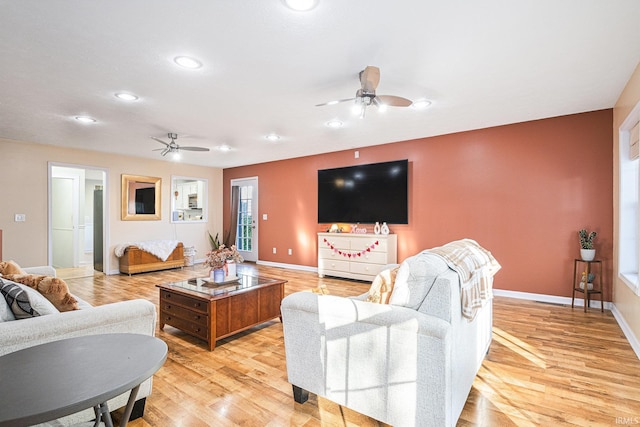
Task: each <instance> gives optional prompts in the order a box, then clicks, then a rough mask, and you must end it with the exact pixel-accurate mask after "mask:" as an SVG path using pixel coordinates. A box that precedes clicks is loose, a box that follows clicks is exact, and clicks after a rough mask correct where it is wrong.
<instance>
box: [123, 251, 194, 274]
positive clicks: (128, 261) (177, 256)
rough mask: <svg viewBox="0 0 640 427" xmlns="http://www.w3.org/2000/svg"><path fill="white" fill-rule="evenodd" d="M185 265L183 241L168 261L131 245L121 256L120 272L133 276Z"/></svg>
mask: <svg viewBox="0 0 640 427" xmlns="http://www.w3.org/2000/svg"><path fill="white" fill-rule="evenodd" d="M178 267H181V268H182V267H184V248H183V245H182V243H178V246H176V248H175V249H174V250H173V252H171V255H169V257H168V258H167V260H166V261H162V260H161V259H160V258H158V257H157V256H155V255H153V254H150V253H149V252H145V251H143V250H142V249H139V248H137V247H135V246H129V247H127V249H125V251H124V254H123V255H122V256H121V257H120V273H123V274H128V275H129V276H131V275H132V274H136V273H146V272H149V271H159V270H167V269H170V268H178Z"/></svg>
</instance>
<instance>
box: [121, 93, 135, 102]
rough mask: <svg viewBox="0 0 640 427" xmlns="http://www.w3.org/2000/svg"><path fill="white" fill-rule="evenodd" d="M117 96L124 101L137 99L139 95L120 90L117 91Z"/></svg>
mask: <svg viewBox="0 0 640 427" xmlns="http://www.w3.org/2000/svg"><path fill="white" fill-rule="evenodd" d="M116 98H118V99H122V100H123V101H137V100H138V97H137V96H135V95H134V94H132V93H125V92H120V93H116Z"/></svg>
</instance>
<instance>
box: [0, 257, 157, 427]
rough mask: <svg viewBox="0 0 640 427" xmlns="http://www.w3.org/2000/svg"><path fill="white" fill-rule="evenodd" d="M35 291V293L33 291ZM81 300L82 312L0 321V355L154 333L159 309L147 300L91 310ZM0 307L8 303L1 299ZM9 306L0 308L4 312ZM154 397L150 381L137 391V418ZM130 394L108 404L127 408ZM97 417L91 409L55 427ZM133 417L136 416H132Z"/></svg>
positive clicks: (49, 270)
mask: <svg viewBox="0 0 640 427" xmlns="http://www.w3.org/2000/svg"><path fill="white" fill-rule="evenodd" d="M24 270H25V271H26V272H27V273H31V274H42V275H48V276H55V270H54V269H53V268H51V267H36V268H25V269H24ZM34 292H35V291H34ZM76 299H78V300H79V305H80V308H81V309H80V310H74V311H67V312H61V313H53V314H47V315H42V316H38V317H32V318H26V319H20V320H7V321H2V319H0V356H2V355H4V354H7V353H12V352H14V351H17V350H20V349H22V348H26V347H32V346H35V345H38V344H43V343H46V342H50V341H57V340H61V339H64V338H71V337H77V336H82V335H96V334H108V333H135V334H144V335H151V336H153V335H154V334H155V323H156V309H155V305H154V304H153V303H151V302H149V301H147V300H142V299H137V300H130V301H123V302H117V303H113V304H105V305H101V306H96V307H92V306H91V305H89V304H88V303H86V302H84V301H82V300H80V299H79V298H77V297H76ZM0 304H5V305H6V304H7V303H6V301H5V298H3V297H2V296H0ZM3 308H6V307H0V309H3ZM150 394H151V378H150V379H148V380H147V381H145V382H144V383H142V384H141V386H140V389H139V391H138V395H137V400H136V404H135V406H134V416H135V415H137V416H140V415H141V414H142V412H143V411H144V403H145V399H146V397H147V396H149V395H150ZM127 399H128V393H125V394H123V395H120V396H118V397H116V398H114V399H112V400H110V401H109V402H108V405H109V409H110V410H114V409H117V408H120V407H123V406H125V405H126V403H127ZM94 418H95V414H94V412H93V410H92V409H88V410H85V411H82V412H78V413H76V414H73V415H70V416H68V417H65V418H61V419H60V420H57V421H56V422H55V423H54V425H71V424H76V423H80V422H85V421H89V420H92V419H94ZM132 418H133V417H132Z"/></svg>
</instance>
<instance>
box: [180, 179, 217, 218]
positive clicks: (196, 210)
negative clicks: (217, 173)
mask: <svg viewBox="0 0 640 427" xmlns="http://www.w3.org/2000/svg"><path fill="white" fill-rule="evenodd" d="M207 205H208V202H207V180H206V179H203V178H190V177H185V176H172V177H171V222H179V223H185V222H206V221H207Z"/></svg>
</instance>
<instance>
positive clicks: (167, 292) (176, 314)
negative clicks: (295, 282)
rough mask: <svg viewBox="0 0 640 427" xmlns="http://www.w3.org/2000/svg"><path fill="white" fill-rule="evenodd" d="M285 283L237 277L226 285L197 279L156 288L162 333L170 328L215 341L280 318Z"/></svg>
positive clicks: (209, 342) (251, 277) (213, 346)
mask: <svg viewBox="0 0 640 427" xmlns="http://www.w3.org/2000/svg"><path fill="white" fill-rule="evenodd" d="M285 283H286V280H281V279H273V278H268V277H256V276H249V275H244V274H238V280H237V281H234V282H227V283H223V284H216V283H211V282H209V279H208V278H195V279H189V280H184V281H180V282H172V283H165V284H160V285H156V286H157V287H158V288H160V329H161V330H164V325H171V326H173V327H175V328H178V329H180V330H181V331H184V332H186V333H187V334H190V335H193V336H195V337H197V338H201V339H203V340H205V341H206V342H207V343H208V344H209V350H213V349H214V348H215V346H216V340H219V339H221V338H225V337H228V336H230V335H233V334H235V333H238V332H240V331H243V330H245V329H249V328H251V327H252V326H255V325H258V324H260V323H263V322H266V321H267V320H271V319H274V318H276V317H279V318H280V320H282V317H281V314H280V303H281V302H282V298H284V284H285Z"/></svg>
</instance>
